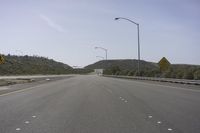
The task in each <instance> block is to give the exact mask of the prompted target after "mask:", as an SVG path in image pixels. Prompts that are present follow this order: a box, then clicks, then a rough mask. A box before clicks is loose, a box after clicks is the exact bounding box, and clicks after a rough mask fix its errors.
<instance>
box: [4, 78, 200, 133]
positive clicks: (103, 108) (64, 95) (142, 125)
mask: <svg viewBox="0 0 200 133" xmlns="http://www.w3.org/2000/svg"><path fill="white" fill-rule="evenodd" d="M18 132H19V133H200V90H198V89H191V87H190V89H187V85H186V86H184V87H180V86H176V84H175V85H174V86H168V85H162V84H154V83H147V82H138V81H132V80H124V79H113V78H106V77H98V76H93V75H88V76H74V77H71V78H67V79H62V80H56V81H52V82H47V83H45V84H39V85H37V86H35V87H32V88H30V89H26V90H24V91H20V92H14V93H13V92H12V93H10V94H6V95H4V94H3V95H0V133H18Z"/></svg>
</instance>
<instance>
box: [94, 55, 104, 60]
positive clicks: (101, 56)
mask: <svg viewBox="0 0 200 133" xmlns="http://www.w3.org/2000/svg"><path fill="white" fill-rule="evenodd" d="M96 58H101V59H102V60H104V57H102V56H96Z"/></svg>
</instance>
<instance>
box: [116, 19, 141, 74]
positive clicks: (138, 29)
mask: <svg viewBox="0 0 200 133" xmlns="http://www.w3.org/2000/svg"><path fill="white" fill-rule="evenodd" d="M120 19H123V20H127V21H129V22H131V23H133V24H135V25H136V26H137V33H138V74H139V75H140V26H139V23H136V22H134V21H132V20H130V19H128V18H123V17H117V18H115V20H120Z"/></svg>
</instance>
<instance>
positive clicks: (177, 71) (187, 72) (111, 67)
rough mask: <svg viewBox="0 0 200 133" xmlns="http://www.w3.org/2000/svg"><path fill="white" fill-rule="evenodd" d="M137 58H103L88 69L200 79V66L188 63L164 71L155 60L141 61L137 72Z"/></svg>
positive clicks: (118, 73)
mask: <svg viewBox="0 0 200 133" xmlns="http://www.w3.org/2000/svg"><path fill="white" fill-rule="evenodd" d="M137 63H138V62H137V60H130V59H124V60H102V61H98V62H96V63H94V64H91V65H88V66H86V67H85V68H86V69H101V68H102V69H104V74H112V75H113V74H114V75H128V76H133V75H135V76H139V75H140V76H147V77H165V78H184V79H200V66H199V65H187V64H171V66H170V68H169V69H168V70H166V71H164V72H161V71H160V68H159V65H158V64H157V63H153V62H147V61H144V60H141V61H140V74H138V72H137Z"/></svg>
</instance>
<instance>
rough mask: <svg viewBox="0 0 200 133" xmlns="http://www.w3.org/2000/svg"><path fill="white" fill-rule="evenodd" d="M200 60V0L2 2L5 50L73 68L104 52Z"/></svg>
mask: <svg viewBox="0 0 200 133" xmlns="http://www.w3.org/2000/svg"><path fill="white" fill-rule="evenodd" d="M115 17H127V18H129V19H132V20H133V21H136V22H138V23H139V24H140V30H141V34H140V36H141V59H143V60H147V61H153V62H158V61H159V60H160V59H161V58H162V57H163V56H165V57H166V58H167V59H169V61H170V62H171V63H185V64H186V63H187V64H200V1H199V0H0V46H1V48H0V53H3V54H9V53H10V54H18V55H22V54H23V55H25V54H27V55H40V56H45V57H49V58H53V59H55V60H57V61H61V62H64V63H67V64H69V65H71V66H74V65H76V66H85V65H88V64H90V63H93V62H96V61H97V60H99V59H98V58H96V56H105V53H104V51H102V50H95V49H94V47H95V46H101V47H105V48H107V49H108V58H109V59H137V28H136V25H134V24H132V23H130V22H128V21H125V20H120V21H114V18H115Z"/></svg>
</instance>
